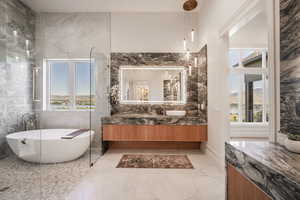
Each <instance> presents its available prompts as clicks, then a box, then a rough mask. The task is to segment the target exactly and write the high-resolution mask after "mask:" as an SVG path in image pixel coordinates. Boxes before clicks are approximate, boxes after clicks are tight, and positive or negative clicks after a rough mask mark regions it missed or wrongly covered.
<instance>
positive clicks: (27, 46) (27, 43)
mask: <svg viewBox="0 0 300 200" xmlns="http://www.w3.org/2000/svg"><path fill="white" fill-rule="evenodd" d="M25 46H26V49H27V50H28V49H29V40H25Z"/></svg>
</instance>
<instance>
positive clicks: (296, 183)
mask: <svg viewBox="0 0 300 200" xmlns="http://www.w3.org/2000/svg"><path fill="white" fill-rule="evenodd" d="M225 148H226V161H227V162H229V163H230V164H232V165H233V166H235V167H236V168H237V169H238V170H239V171H240V172H241V173H242V174H243V175H245V176H246V177H247V178H249V179H250V180H251V181H253V182H254V183H255V184H256V185H257V186H258V187H260V188H261V189H262V190H263V191H265V192H266V193H267V194H269V195H270V196H271V197H272V198H273V199H275V200H296V199H300V154H295V153H291V152H289V151H287V150H286V149H285V148H284V147H283V146H281V145H278V144H273V143H270V142H267V141H266V142H264V141H231V142H227V143H226V146H225Z"/></svg>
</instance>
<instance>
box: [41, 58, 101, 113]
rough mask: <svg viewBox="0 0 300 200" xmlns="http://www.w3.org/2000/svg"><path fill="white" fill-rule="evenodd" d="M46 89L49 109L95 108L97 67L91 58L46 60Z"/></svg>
mask: <svg viewBox="0 0 300 200" xmlns="http://www.w3.org/2000/svg"><path fill="white" fill-rule="evenodd" d="M45 71H46V74H44V79H46V81H45V82H46V84H47V86H46V89H45V94H44V97H45V98H46V99H45V101H44V102H45V104H46V105H45V106H44V109H47V110H87V109H90V108H91V109H94V108H95V105H96V98H95V67H94V63H92V65H90V62H89V60H88V59H87V60H84V59H83V60H82V59H81V60H79V59H76V60H55V59H51V60H46V70H45Z"/></svg>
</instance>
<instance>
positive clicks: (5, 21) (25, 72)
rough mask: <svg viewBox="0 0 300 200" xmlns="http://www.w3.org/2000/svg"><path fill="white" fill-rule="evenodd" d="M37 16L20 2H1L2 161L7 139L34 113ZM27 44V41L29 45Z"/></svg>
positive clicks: (0, 114)
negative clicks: (33, 92)
mask: <svg viewBox="0 0 300 200" xmlns="http://www.w3.org/2000/svg"><path fill="white" fill-rule="evenodd" d="M34 33H35V13H34V12H33V11H32V10H31V9H29V8H28V7H27V6H25V5H23V4H22V3H21V2H20V1H18V0H0V158H1V157H3V156H4V154H5V152H7V145H6V139H5V136H6V135H7V134H9V133H11V132H15V131H19V130H22V128H23V127H22V125H21V118H22V115H23V114H24V113H31V112H32V111H33V110H32V108H33V107H32V92H31V91H32V67H33V66H34V63H35V60H34V53H35V52H34V49H33V47H34V42H35V39H34ZM26 41H27V42H26Z"/></svg>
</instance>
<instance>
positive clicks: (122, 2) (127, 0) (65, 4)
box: [21, 0, 183, 12]
mask: <svg viewBox="0 0 300 200" xmlns="http://www.w3.org/2000/svg"><path fill="white" fill-rule="evenodd" d="M21 1H22V2H24V3H25V4H26V5H28V6H29V7H31V8H32V9H33V10H35V11H37V12H178V11H181V10H182V3H183V0H21Z"/></svg>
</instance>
